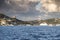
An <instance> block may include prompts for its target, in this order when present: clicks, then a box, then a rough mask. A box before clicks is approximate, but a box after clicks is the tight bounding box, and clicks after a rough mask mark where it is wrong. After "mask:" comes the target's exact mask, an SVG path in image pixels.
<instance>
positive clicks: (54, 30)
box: [0, 26, 60, 40]
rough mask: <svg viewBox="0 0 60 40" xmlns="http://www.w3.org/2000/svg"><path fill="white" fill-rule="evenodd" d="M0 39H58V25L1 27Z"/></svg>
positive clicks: (59, 33) (59, 38)
mask: <svg viewBox="0 0 60 40" xmlns="http://www.w3.org/2000/svg"><path fill="white" fill-rule="evenodd" d="M0 40H60V27H42V26H41V27H38V26H37V27H36V26H35V27H33V26H31V27H26V26H25V27H24V26H21V27H20V26H14V27H10V26H9V27H8V26H7V27H5V26H4V27H3V26H0Z"/></svg>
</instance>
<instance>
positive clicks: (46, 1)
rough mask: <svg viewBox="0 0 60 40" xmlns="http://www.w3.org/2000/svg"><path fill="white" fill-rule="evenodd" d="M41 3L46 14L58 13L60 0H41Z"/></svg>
mask: <svg viewBox="0 0 60 40" xmlns="http://www.w3.org/2000/svg"><path fill="white" fill-rule="evenodd" d="M41 3H42V6H43V7H44V8H45V9H46V10H47V11H48V12H60V0H41Z"/></svg>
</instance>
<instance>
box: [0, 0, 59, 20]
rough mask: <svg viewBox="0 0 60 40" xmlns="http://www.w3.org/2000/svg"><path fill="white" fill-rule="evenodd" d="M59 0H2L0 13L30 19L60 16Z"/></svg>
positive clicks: (0, 0) (0, 1)
mask: <svg viewBox="0 0 60 40" xmlns="http://www.w3.org/2000/svg"><path fill="white" fill-rule="evenodd" d="M59 4H60V1H59V0H49V1H48V2H47V0H0V13H3V14H5V15H7V16H9V17H13V16H16V18H17V19H20V20H24V21H29V20H36V19H38V20H40V19H48V18H59V17H60V13H59V11H60V5H59Z"/></svg>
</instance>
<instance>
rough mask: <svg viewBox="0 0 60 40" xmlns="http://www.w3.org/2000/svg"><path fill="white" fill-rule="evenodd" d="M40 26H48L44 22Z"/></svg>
mask: <svg viewBox="0 0 60 40" xmlns="http://www.w3.org/2000/svg"><path fill="white" fill-rule="evenodd" d="M40 26H48V24H47V23H46V22H43V23H41V24H40Z"/></svg>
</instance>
